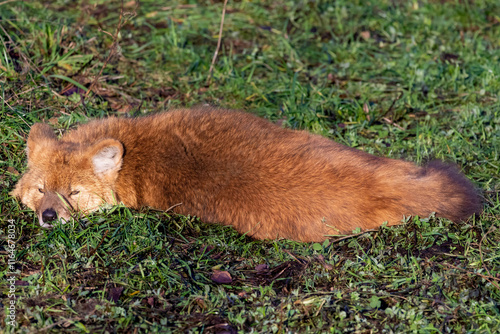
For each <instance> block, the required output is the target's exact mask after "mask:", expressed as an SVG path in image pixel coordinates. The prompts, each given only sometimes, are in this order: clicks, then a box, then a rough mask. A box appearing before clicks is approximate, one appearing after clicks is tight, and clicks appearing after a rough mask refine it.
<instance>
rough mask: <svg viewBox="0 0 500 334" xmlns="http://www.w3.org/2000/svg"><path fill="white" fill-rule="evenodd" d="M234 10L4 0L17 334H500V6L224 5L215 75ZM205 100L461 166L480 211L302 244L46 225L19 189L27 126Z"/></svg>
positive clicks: (151, 216) (182, 226) (3, 208)
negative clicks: (19, 198)
mask: <svg viewBox="0 0 500 334" xmlns="http://www.w3.org/2000/svg"><path fill="white" fill-rule="evenodd" d="M221 11H222V2H219V1H199V2H193V1H185V2H183V1H172V2H168V3H165V4H159V3H158V2H157V1H141V2H140V5H138V3H136V2H134V1H130V2H125V3H124V8H123V10H122V9H121V4H120V3H119V2H108V1H82V2H67V1H62V0H56V1H50V2H47V3H39V2H22V1H13V2H3V3H0V17H1V21H0V26H1V29H0V85H1V91H0V99H1V101H0V103H1V109H0V120H1V122H0V157H1V159H0V167H1V169H0V171H1V174H0V183H1V187H0V189H1V190H0V191H1V195H0V196H1V197H0V217H1V223H0V224H1V225H2V226H1V227H2V228H1V229H0V234H1V241H0V253H1V254H2V257H1V258H0V264H1V268H2V272H1V273H0V276H1V277H2V278H3V279H7V278H9V277H11V276H9V274H8V273H7V270H8V269H9V267H8V264H9V263H8V254H9V252H8V250H9V249H10V248H9V247H10V246H9V245H10V244H9V240H11V241H14V242H15V265H14V267H13V269H15V271H16V272H17V273H18V274H17V276H16V279H15V283H14V285H13V289H14V290H15V295H16V296H17V300H16V304H15V309H16V311H15V323H11V322H9V321H10V319H9V318H8V317H7V316H8V306H9V305H10V304H9V303H10V300H12V299H11V298H9V293H10V290H9V287H10V284H6V285H5V287H6V288H5V289H3V290H2V294H1V298H2V301H1V302H2V305H3V308H4V311H3V312H2V314H1V315H0V319H1V321H2V322H1V327H2V328H3V329H4V331H5V332H6V333H31V332H34V331H41V332H82V333H83V332H85V333H101V332H102V333H105V332H134V333H146V332H193V333H197V332H199V333H202V332H203V333H222V332H224V333H235V332H241V333H250V332H258V333H271V332H275V333H285V332H303V333H306V332H307V333H309V332H324V333H343V332H355V333H365V332H366V333H367V332H394V333H396V332H419V333H420V332H422V333H471V332H474V333H476V332H478V333H494V332H498V331H500V304H499V301H500V287H499V285H500V248H499V243H498V241H499V240H500V225H499V220H500V197H499V192H500V182H499V174H500V157H499V153H500V103H499V98H500V42H499V41H500V4H499V3H498V1H495V0H477V1H432V0H422V1H386V0H373V1H369V2H366V1H347V0H339V1H335V2H330V1H324V2H321V1H317V2H315V1H305V0H301V1H278V2H276V1H240V2H234V1H229V4H228V8H227V13H226V18H225V23H224V38H223V43H222V48H221V51H220V53H219V57H218V58H217V62H216V63H215V68H214V72H213V77H212V78H211V83H210V85H207V84H206V83H207V74H208V70H209V67H210V63H211V60H212V56H213V53H214V51H215V47H216V44H217V37H218V36H217V34H218V29H219V24H220V14H221ZM110 53H111V55H110ZM94 82H95V83H94ZM93 83H94V84H93ZM92 85H93V86H92ZM87 91H89V93H88V94H86V92H87ZM200 103H210V104H213V105H218V106H223V107H228V108H240V109H244V110H248V111H251V112H254V113H257V114H259V115H260V116H262V117H266V118H268V119H270V120H271V121H283V122H284V125H285V126H288V127H292V128H300V129H308V130H309V131H312V132H316V133H320V134H323V135H325V136H328V137H331V138H332V139H333V140H336V141H338V142H341V143H344V144H346V145H349V146H353V147H357V148H358V149H361V150H364V151H367V152H369V153H373V154H377V155H382V156H388V157H393V158H404V159H407V160H411V161H416V162H417V163H425V161H427V160H429V159H432V158H440V159H446V160H449V161H452V162H455V163H457V164H459V165H460V166H461V168H462V169H463V171H464V172H465V173H466V174H467V176H468V177H469V178H470V179H471V180H472V181H473V182H474V183H475V184H476V185H477V186H478V187H479V188H480V189H481V190H482V191H483V194H484V203H485V209H484V213H483V214H482V215H481V216H480V217H475V218H474V219H471V220H470V221H468V222H462V223H456V224H453V223H451V222H450V221H447V220H445V219H439V218H435V217H415V218H413V219H411V220H409V221H407V222H406V223H405V224H402V225H400V226H397V227H390V228H388V227H381V228H380V230H378V231H376V232H371V233H364V234H356V235H355V236H353V237H350V238H345V239H332V240H330V241H327V242H325V243H323V244H317V243H315V244H307V243H297V242H291V241H287V240H279V241H255V240H251V239H249V238H247V237H245V236H241V235H239V234H237V233H236V232H235V231H234V230H233V229H231V228H229V227H221V226H217V225H207V224H203V223H202V222H199V221H198V220H197V219H196V218H194V217H179V216H172V215H169V214H167V213H163V212H158V211H154V210H148V209H143V210H141V211H131V210H129V209H127V208H125V207H121V206H118V207H108V208H103V210H102V212H98V213H95V214H92V215H91V216H88V217H82V218H81V219H79V220H77V221H76V222H74V223H73V224H67V225H64V226H58V227H56V228H54V229H53V230H50V231H47V230H42V229H41V228H40V227H39V226H38V221H37V218H36V217H35V215H34V213H33V212H31V211H30V210H27V209H26V208H24V207H22V206H21V205H20V203H18V202H16V201H15V200H14V199H13V198H11V197H10V196H9V194H8V192H9V191H10V190H12V188H13V186H14V184H15V182H16V181H17V180H18V179H19V177H20V174H21V173H22V172H23V171H24V170H25V160H26V156H25V152H24V147H25V139H26V136H27V133H28V131H29V127H30V125H32V124H33V123H36V122H41V121H45V122H50V123H51V124H53V125H54V126H55V127H56V128H58V129H61V131H65V130H66V129H68V128H71V127H74V126H76V125H77V124H79V123H81V122H85V121H86V120H88V119H90V118H99V117H105V116H107V115H115V114H120V115H121V114H127V113H128V114H132V115H139V114H143V113H150V112H158V111H163V110H168V109H171V108H174V107H176V106H191V105H196V104H200ZM9 220H13V221H14V222H15V233H13V234H12V233H11V234H9V233H10V232H9V230H8V226H9ZM355 232H356V231H355ZM11 269H12V268H11ZM221 272H222V274H221ZM226 272H227V273H226ZM217 273H219V275H222V277H223V278H226V279H228V276H227V275H228V274H229V275H230V276H231V282H230V283H217V282H216V281H214V280H215V279H216V274H217Z"/></svg>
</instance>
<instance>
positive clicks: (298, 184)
mask: <svg viewBox="0 0 500 334" xmlns="http://www.w3.org/2000/svg"><path fill="white" fill-rule="evenodd" d="M13 194H14V195H15V196H17V197H19V198H20V199H21V201H22V202H23V203H24V204H26V205H27V206H28V207H30V208H32V209H33V210H35V211H36V212H37V213H38V216H39V218H40V222H41V224H42V226H44V225H49V224H48V223H49V222H50V221H52V220H54V219H55V217H53V213H54V212H53V211H55V212H56V213H57V215H58V216H59V218H63V219H64V220H68V219H69V218H70V216H71V213H72V212H73V211H83V212H89V211H93V210H95V209H97V208H98V206H99V205H100V204H101V203H102V202H108V203H115V202H116V201H121V202H123V203H124V204H125V205H127V206H129V207H132V208H140V207H143V206H150V207H153V208H156V209H163V210H167V209H168V208H170V207H172V206H174V205H176V204H179V203H182V204H180V205H178V206H176V207H175V209H174V211H176V212H177V213H180V214H191V215H196V216H198V217H200V218H201V219H202V220H203V221H206V222H214V223H221V224H225V225H233V226H234V227H235V228H236V229H237V230H238V231H239V232H241V233H248V235H250V236H253V237H255V238H259V239H274V238H287V239H294V240H299V241H321V240H324V239H325V238H326V237H327V236H328V235H334V234H341V233H342V234H343V233H350V232H351V231H352V230H353V229H355V228H357V227H360V228H362V229H369V228H376V227H378V226H380V225H381V224H382V223H383V222H385V221H387V222H388V224H389V225H393V224H398V223H399V222H400V221H401V220H402V218H403V216H405V215H419V216H428V215H429V214H430V213H432V212H436V214H437V215H438V216H441V217H446V218H449V219H451V220H454V221H457V220H464V219H467V218H468V217H469V216H471V215H472V214H474V213H479V212H480V211H481V208H482V205H481V202H480V198H479V195H478V194H477V192H476V191H475V189H474V187H473V186H472V184H471V183H470V181H468V180H467V179H466V178H465V176H463V175H462V174H460V173H459V171H458V170H457V168H456V167H454V166H452V165H448V164H445V163H442V162H431V163H430V164H428V165H427V166H424V167H418V166H416V165H414V164H413V163H410V162H405V161H401V160H393V159H388V158H383V157H376V156H373V155H370V154H367V153H364V152H362V151H359V150H356V149H352V148H349V147H346V146H343V145H340V144H338V143H335V142H333V141H331V140H328V139H326V138H323V137H320V136H317V135H313V134H310V133H307V132H304V131H293V130H288V129H283V128H280V127H278V126H276V125H274V124H272V123H269V122H267V121H265V120H263V119H260V118H257V117H255V116H252V115H250V114H247V113H242V112H234V111H228V110H220V109H212V108H199V109H180V110H174V111H171V112H167V113H162V114H158V115H153V116H146V117H141V118H134V119H131V118H108V119H104V120H97V121H91V122H89V123H88V124H85V125H82V126H80V127H79V128H78V129H76V130H74V131H70V132H69V133H66V134H65V135H64V136H63V137H62V138H61V139H59V140H57V139H56V137H55V136H54V134H53V132H52V131H51V129H50V127H48V126H47V125H43V124H35V125H34V126H33V127H32V130H31V132H30V135H29V138H28V171H27V172H26V174H24V176H23V177H22V179H21V180H20V181H19V183H18V184H17V185H16V188H15V189H14V191H13ZM61 198H62V199H63V201H61ZM47 210H48V211H47ZM50 210H52V211H50ZM45 218H46V219H45Z"/></svg>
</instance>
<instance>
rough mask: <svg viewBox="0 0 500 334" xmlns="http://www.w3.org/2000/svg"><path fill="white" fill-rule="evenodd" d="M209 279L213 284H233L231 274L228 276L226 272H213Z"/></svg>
mask: <svg viewBox="0 0 500 334" xmlns="http://www.w3.org/2000/svg"><path fill="white" fill-rule="evenodd" d="M211 279H212V281H214V282H215V283H219V284H230V283H232V282H233V279H232V278H231V274H229V273H228V272H227V271H222V270H214V273H213V274H212V277H211Z"/></svg>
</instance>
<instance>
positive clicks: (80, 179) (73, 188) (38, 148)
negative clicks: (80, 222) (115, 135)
mask: <svg viewBox="0 0 500 334" xmlns="http://www.w3.org/2000/svg"><path fill="white" fill-rule="evenodd" d="M27 154H28V170H27V172H26V173H25V174H24V175H23V176H22V178H21V179H20V180H19V182H18V183H17V185H16V187H15V189H14V190H13V191H12V193H11V195H13V196H15V197H17V198H18V199H20V200H21V202H22V203H23V204H25V205H26V206H28V207H29V208H31V209H32V210H34V211H35V212H36V214H37V216H38V219H39V221H40V225H41V226H42V227H46V228H50V227H52V225H51V223H53V222H54V221H55V220H57V219H60V220H61V222H62V223H65V222H67V221H68V220H69V219H70V217H71V216H72V215H73V214H74V213H75V212H82V213H87V212H90V211H94V210H96V209H98V207H99V206H100V205H101V204H102V203H103V202H108V203H113V202H114V201H115V198H114V195H113V193H114V191H113V185H114V183H115V181H116V178H117V177H118V172H119V171H120V168H121V166H122V160H123V154H124V149H123V145H122V144H121V143H120V142H119V141H117V140H115V139H103V140H100V141H97V142H95V143H89V142H70V141H63V140H58V139H57V137H56V136H55V134H54V132H53V131H52V129H51V128H50V127H49V126H48V125H47V124H35V125H33V127H32V128H31V131H30V134H29V137H28V143H27Z"/></svg>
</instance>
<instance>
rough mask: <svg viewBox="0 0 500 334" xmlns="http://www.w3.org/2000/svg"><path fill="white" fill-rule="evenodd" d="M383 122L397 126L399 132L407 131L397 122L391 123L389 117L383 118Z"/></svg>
mask: <svg viewBox="0 0 500 334" xmlns="http://www.w3.org/2000/svg"><path fill="white" fill-rule="evenodd" d="M382 120H383V121H384V122H386V123H387V124H390V125H392V126H395V127H396V128H398V129H399V130H403V131H404V130H405V129H404V128H403V127H402V126H401V125H399V124H397V123H396V122H394V121H391V120H390V119H388V118H387V117H382Z"/></svg>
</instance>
